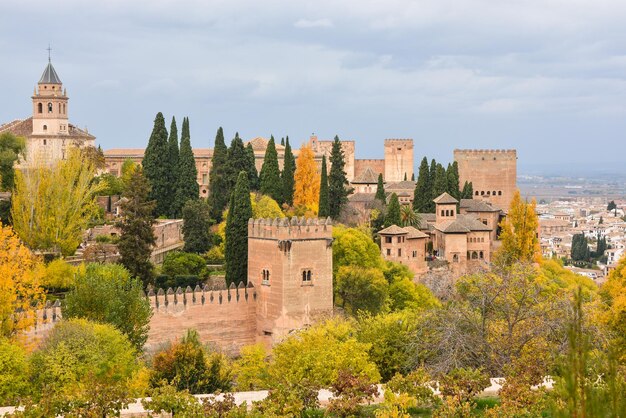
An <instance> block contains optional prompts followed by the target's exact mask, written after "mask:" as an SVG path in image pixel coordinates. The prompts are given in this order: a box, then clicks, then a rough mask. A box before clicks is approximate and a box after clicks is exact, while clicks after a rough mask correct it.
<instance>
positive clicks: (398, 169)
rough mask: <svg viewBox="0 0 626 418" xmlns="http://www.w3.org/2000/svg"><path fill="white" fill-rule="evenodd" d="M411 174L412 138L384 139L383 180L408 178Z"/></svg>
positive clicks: (393, 180)
mask: <svg viewBox="0 0 626 418" xmlns="http://www.w3.org/2000/svg"><path fill="white" fill-rule="evenodd" d="M412 176H413V140H412V139H385V181H386V182H396V181H403V180H404V178H405V177H406V179H407V180H410V179H411V177H412Z"/></svg>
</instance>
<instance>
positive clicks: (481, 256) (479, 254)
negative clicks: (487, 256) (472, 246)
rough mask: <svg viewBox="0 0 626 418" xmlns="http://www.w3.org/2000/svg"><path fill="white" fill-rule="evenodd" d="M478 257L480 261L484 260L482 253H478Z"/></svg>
mask: <svg viewBox="0 0 626 418" xmlns="http://www.w3.org/2000/svg"><path fill="white" fill-rule="evenodd" d="M478 257H479V258H480V259H481V260H482V259H483V258H484V256H483V252H482V251H481V252H480V253H478Z"/></svg>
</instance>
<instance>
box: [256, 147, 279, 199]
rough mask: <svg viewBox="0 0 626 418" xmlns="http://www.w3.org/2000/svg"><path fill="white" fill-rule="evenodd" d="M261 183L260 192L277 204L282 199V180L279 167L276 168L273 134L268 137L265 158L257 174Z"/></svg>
mask: <svg viewBox="0 0 626 418" xmlns="http://www.w3.org/2000/svg"><path fill="white" fill-rule="evenodd" d="M259 182H260V183H261V193H262V194H264V195H268V196H269V197H271V198H272V199H274V200H275V201H277V202H278V203H279V204H280V203H281V202H282V201H283V199H282V189H283V187H282V182H281V181H280V169H279V168H278V154H277V153H276V145H275V143H274V136H273V135H272V137H271V138H270V140H269V142H268V143H267V148H266V149H265V158H264V159H263V167H261V174H260V175H259Z"/></svg>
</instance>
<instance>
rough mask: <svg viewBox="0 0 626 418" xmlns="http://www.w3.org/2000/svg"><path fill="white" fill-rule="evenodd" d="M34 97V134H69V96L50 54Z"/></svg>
mask: <svg viewBox="0 0 626 418" xmlns="http://www.w3.org/2000/svg"><path fill="white" fill-rule="evenodd" d="M32 99H33V135H42V136H45V135H55V136H56V135H67V134H68V118H67V102H68V97H67V94H66V91H65V90H64V89H63V84H62V83H61V79H60V78H59V76H58V75H57V72H56V71H55V69H54V67H53V66H52V61H51V59H50V55H48V65H47V66H46V68H45V70H44V72H43V74H42V75H41V78H40V79H39V82H38V83H37V87H36V88H35V92H34V95H33V96H32Z"/></svg>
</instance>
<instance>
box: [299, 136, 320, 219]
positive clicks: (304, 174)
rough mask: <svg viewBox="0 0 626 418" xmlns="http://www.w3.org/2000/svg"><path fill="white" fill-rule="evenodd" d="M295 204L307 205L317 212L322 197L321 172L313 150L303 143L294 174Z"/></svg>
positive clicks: (309, 208) (306, 206) (308, 208)
mask: <svg viewBox="0 0 626 418" xmlns="http://www.w3.org/2000/svg"><path fill="white" fill-rule="evenodd" d="M294 180H295V183H294V190H293V204H294V206H296V207H298V206H299V207H305V208H306V209H307V210H309V211H311V212H314V213H316V214H317V210H318V207H319V197H320V173H319V172H318V171H317V165H316V164H315V160H314V155H313V151H311V148H310V147H309V146H306V145H303V146H302V147H301V148H300V154H298V159H297V160H296V173H295V175H294Z"/></svg>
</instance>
